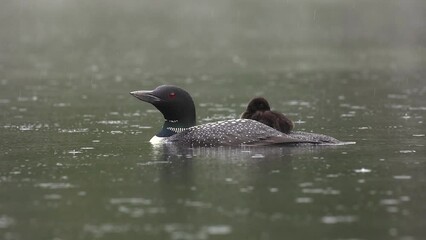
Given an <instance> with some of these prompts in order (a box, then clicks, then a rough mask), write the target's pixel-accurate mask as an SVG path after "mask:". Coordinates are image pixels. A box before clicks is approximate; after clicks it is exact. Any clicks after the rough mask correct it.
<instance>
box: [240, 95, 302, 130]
mask: <svg viewBox="0 0 426 240" xmlns="http://www.w3.org/2000/svg"><path fill="white" fill-rule="evenodd" d="M241 118H244V119H253V120H256V121H258V122H261V123H263V124H266V125H268V126H270V127H272V128H275V129H277V130H278V131H280V132H283V133H287V134H288V133H290V131H291V130H292V129H293V127H294V126H293V122H292V121H291V120H290V119H288V118H287V117H286V116H284V114H282V113H279V112H276V111H271V107H269V103H268V101H266V99H265V98H263V97H256V98H253V99H252V100H251V101H250V102H249V104H248V106H247V109H246V111H245V112H243V113H242V114H241Z"/></svg>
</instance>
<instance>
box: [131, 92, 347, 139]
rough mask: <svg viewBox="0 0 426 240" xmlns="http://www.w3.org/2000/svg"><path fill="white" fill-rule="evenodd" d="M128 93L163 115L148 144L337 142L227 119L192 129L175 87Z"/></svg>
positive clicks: (190, 106) (184, 99)
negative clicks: (156, 130)
mask: <svg viewBox="0 0 426 240" xmlns="http://www.w3.org/2000/svg"><path fill="white" fill-rule="evenodd" d="M130 94H131V95H133V96H134V97H136V98H138V99H140V100H142V101H144V102H148V103H151V104H152V105H154V107H156V108H157V109H158V110H159V111H160V112H161V113H162V114H163V116H164V119H165V122H164V124H163V127H162V129H161V130H160V131H159V132H158V133H157V134H156V135H155V136H154V137H153V138H152V139H151V140H150V142H151V143H178V144H183V145H187V146H190V147H209V146H241V145H249V146H265V145H277V144H278V145H281V144H298V143H308V144H323V143H331V144H336V143H340V141H338V140H336V139H334V138H332V137H328V136H325V135H320V134H309V133H299V134H296V135H294V137H293V136H291V135H288V134H284V133H282V132H279V131H277V130H275V129H273V128H271V127H269V126H267V125H265V124H263V123H260V122H257V121H255V120H251V119H231V120H225V121H220V122H214V123H207V124H202V125H197V126H196V121H195V105H194V101H193V100H192V97H191V96H190V95H189V93H188V92H186V91H185V90H183V89H181V88H179V87H176V86H171V85H162V86H159V87H157V88H155V89H154V90H150V91H144V90H141V91H133V92H131V93H130Z"/></svg>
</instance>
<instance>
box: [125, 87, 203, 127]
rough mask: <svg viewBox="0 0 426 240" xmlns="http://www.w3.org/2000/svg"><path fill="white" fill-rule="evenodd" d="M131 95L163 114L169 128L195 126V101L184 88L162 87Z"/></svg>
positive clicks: (134, 92) (135, 92)
mask: <svg viewBox="0 0 426 240" xmlns="http://www.w3.org/2000/svg"><path fill="white" fill-rule="evenodd" d="M130 94H131V95H133V96H134V97H136V98H138V99H139V100H142V101H144V102H148V103H151V104H152V105H154V107H156V108H157V109H158V110H159V111H160V112H161V113H162V114H163V116H164V118H165V119H166V123H167V124H168V126H172V127H178V128H188V127H192V126H195V105H194V101H193V100H192V97H191V95H189V93H188V92H186V91H185V90H183V89H182V88H179V87H176V86H171V85H162V86H159V87H157V88H155V89H154V90H140V91H133V92H130Z"/></svg>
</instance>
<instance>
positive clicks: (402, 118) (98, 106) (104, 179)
mask: <svg viewBox="0 0 426 240" xmlns="http://www.w3.org/2000/svg"><path fill="white" fill-rule="evenodd" d="M249 2H250V4H249V5H247V6H246V5H244V7H243V6H241V5H240V4H237V3H236V2H235V4H229V5H226V4H224V3H216V4H213V3H210V4H209V3H203V4H202V3H197V4H195V5H192V4H193V3H191V1H186V2H185V4H183V5H182V6H177V5H176V4H173V3H171V2H170V4H171V5H170V6H169V5H167V4H162V5H156V4H153V3H152V4H148V3H143V4H142V3H140V4H138V3H135V2H131V1H128V2H127V4H128V5H125V6H127V7H123V6H118V5H115V4H114V3H112V2H108V1H107V5H105V6H102V7H100V8H97V6H96V5H94V4H86V5H85V4H84V3H83V2H80V3H72V2H69V1H62V2H61V4H62V5H61V4H60V3H59V2H56V1H55V4H53V3H52V1H47V0H46V1H40V2H39V3H38V4H34V3H27V2H19V4H16V5H15V4H12V3H10V4H7V3H1V4H0V5H3V7H4V8H3V9H7V10H10V12H12V11H14V10H16V11H17V12H18V13H19V14H18V15H13V16H12V15H10V13H9V12H8V11H5V10H2V12H1V14H2V16H9V17H10V18H12V20H13V19H14V20H16V21H13V22H14V23H16V24H17V25H15V27H14V28H12V27H10V26H9V25H7V24H6V23H5V22H4V21H3V23H1V26H3V29H2V30H1V31H2V32H1V33H2V36H1V38H2V39H3V41H2V42H0V47H1V48H0V50H1V51H2V53H3V54H2V56H0V63H1V64H0V72H1V76H0V136H1V137H0V149H1V151H0V238H1V239H7V240H15V239H40V240H41V239H52V240H53V239H54V240H65V239H70V240H71V239H173V240H178V239H261V240H268V239H348V240H349V239H401V240H414V239H423V238H424V236H425V235H426V230H425V229H424V226H425V225H426V218H425V216H426V207H425V206H426V205H425V204H424V203H425V202H426V193H425V191H424V189H425V185H426V184H425V183H426V175H425V172H426V158H425V157H426V150H425V134H426V127H425V123H424V121H425V119H424V118H425V117H426V97H425V94H426V87H425V86H426V85H425V82H426V71H425V69H424V68H423V66H424V63H425V59H426V54H425V53H424V47H423V46H422V45H421V44H419V42H420V40H421V39H424V38H423V36H424V35H422V34H423V32H422V31H424V30H421V29H423V28H420V27H419V28H418V29H417V28H415V27H417V24H416V23H417V22H418V20H420V21H421V20H422V19H423V20H424V18H425V17H424V15H422V14H418V13H419V12H420V13H421V12H422V9H424V8H421V7H423V6H424V4H422V3H416V2H415V1H413V3H412V4H413V5H407V6H406V8H400V7H401V6H394V5H385V6H387V7H386V8H385V10H383V11H384V12H383V18H380V19H382V20H380V19H376V18H375V17H374V16H375V14H372V12H374V9H376V10H377V9H380V8H381V7H380V6H379V5H377V6H376V5H372V6H369V5H368V4H366V3H363V4H364V5H361V6H362V7H355V8H354V7H353V6H352V5H350V4H349V3H348V4H337V3H335V2H334V1H324V2H323V3H317V4H313V3H310V2H309V1H301V2H303V4H301V5H298V3H297V2H293V1H287V3H286V4H289V5H285V4H284V3H283V4H284V5H282V4H278V3H275V2H272V1H271V2H270V3H269V4H265V5H261V6H262V7H263V8H258V7H259V6H258V5H257V4H256V3H255V2H252V1H249ZM31 4H33V5H31ZM52 4H53V5H52ZM223 4H224V5H226V6H222V5H223ZM328 4H331V5H328ZM333 4H334V5H333ZM46 6H49V7H46ZM185 6H186V7H185ZM191 6H192V7H191ZM279 6H280V7H283V9H287V8H286V7H288V9H287V10H285V11H284V10H283V11H284V12H285V13H286V14H287V15H284V16H282V15H281V11H278V10H274V9H275V8H276V7H279ZM147 7H148V8H147ZM371 8H372V10H369V11H367V13H365V14H366V16H365V17H366V18H367V19H371V20H372V21H371V22H372V23H377V22H379V23H381V24H379V23H377V24H376V25H375V24H371V25H368V24H366V25H364V24H363V23H359V22H358V23H357V22H356V20H355V19H356V15H350V16H349V19H352V20H348V19H346V20H347V21H348V23H347V24H349V23H350V22H355V23H354V24H355V26H357V27H358V28H354V30H353V31H348V32H345V31H344V30H343V29H346V28H344V27H342V26H340V25H339V22H338V21H337V22H336V20H339V19H341V18H343V16H346V15H345V14H346V13H345V9H352V10H353V11H355V12H357V11H358V12H362V11H361V10H363V9H371ZM212 9H213V10H212ZM236 9H239V10H240V12H239V13H238V11H236V12H237V13H238V14H236V15H235V16H234V15H233V14H231V12H230V11H231V10H236ZM396 9H398V11H397V10H396ZM401 9H403V10H401ZM404 9H405V10H404ZM77 10H79V12H80V14H81V15H73V14H74V13H75V11H77ZM352 10H351V11H352ZM411 10H413V11H414V10H416V11H414V13H413V14H411V16H413V17H414V20H413V19H410V18H404V17H403V16H405V15H404V14H406V12H404V11H407V12H409V11H411ZM139 11H140V12H142V13H144V15H143V14H142V15H139ZM399 11H402V12H399ZM256 12H257V13H258V14H259V18H253V19H252V18H249V16H253V15H252V14H254V13H256ZM169 13H170V14H169ZM268 13H269V15H268ZM302 13H307V14H308V15H307V16H305V15H303V14H302ZM330 13H333V14H334V15H333V14H331V15H330ZM339 13H342V14H343V13H345V14H343V15H342V16H340V15H339ZM416 13H417V14H416ZM231 16H232V17H231ZM327 16H328V17H329V18H330V19H329V18H327ZM390 16H395V17H396V18H397V19H400V20H401V19H404V21H401V22H400V23H399V24H400V25H401V26H400V25H398V24H396V25H393V24H394V23H393V24H390V25H388V23H387V22H386V23H385V22H384V21H385V20H389V21H390V19H392V17H390ZM224 17H229V19H226V18H225V19H224ZM234 17H235V18H234ZM192 18H194V19H196V20H197V21H193V19H192ZM287 18H288V20H289V19H293V18H296V20H298V21H297V24H299V25H297V26H299V27H298V28H297V27H296V28H292V27H291V24H290V23H289V22H288V21H285V20H286V19H287ZM353 18H355V19H353ZM5 19H9V18H5ZM52 19H53V20H56V22H55V24H53V23H52V22H51V21H50V20H52ZM255 19H257V20H255ZM383 19H385V20H383ZM280 20H282V21H283V22H285V24H284V25H279V24H278V23H277V21H278V22H279V21H280ZM311 20H312V21H313V22H312V23H311V22H310V21H311ZM314 20H315V21H314ZM228 21H229V23H228ZM381 21H382V22H381ZM225 22H226V23H228V24H224V23H225ZM81 23H87V24H88V25H81ZM266 23H275V25H273V24H272V25H267V26H268V27H262V26H264V25H263V24H266ZM383 24H384V25H385V26H387V27H388V28H382V26H383ZM265 26H266V25H265ZM328 26H332V27H333V28H331V27H330V28H328ZM139 27H140V28H139ZM281 27H282V28H283V29H282V28H281ZM392 27H394V28H395V29H398V31H399V32H398V31H396V30H395V31H396V33H395V32H394V30H389V29H394V28H392ZM407 27H413V32H415V33H413V34H411V35H410V34H407V35H406V34H405V33H406V31H407V33H411V32H408V31H409V30H407ZM14 29H17V31H14ZM206 29H210V30H209V31H208V30H206ZM285 29H287V31H289V32H290V33H292V34H289V35H287V34H285V33H286V31H285ZM292 29H293V30H292ZM295 29H296V30H295ZM416 29H417V30H416ZM319 30H322V31H321V32H319ZM373 30H374V31H373ZM375 30H380V31H381V32H380V33H381V34H382V35H377V36H376V35H369V34H370V33H371V34H372V33H376V32H377V31H375ZM414 30H416V31H414ZM312 31H313V32H316V31H318V32H317V33H318V34H312ZM327 31H328V32H327ZM5 33H6V34H5ZM204 33H205V34H204ZM308 33H309V34H312V35H309V34H308ZM91 34H92V35H91ZM190 34H192V35H190ZM306 34H308V36H306ZM387 34H388V35H389V36H393V35H392V34H396V35H397V37H394V38H390V37H389V38H387V37H385V36H387ZM416 34H417V35H416ZM123 35H126V36H127V37H123ZM190 36H191V37H190ZM219 36H222V37H223V38H221V37H219ZM345 36H346V37H347V38H346V37H345ZM410 36H411V37H410ZM192 37H193V38H194V39H191V38H192ZM306 37H312V38H310V39H309V40H306V39H305V38H306ZM356 37H359V38H356ZM138 39H140V41H139V40H138ZM300 39H305V41H301V43H300V42H298V41H295V40H300ZM354 39H355V40H354ZM419 39H420V40H419ZM210 40H211V42H210ZM367 40H368V41H367ZM393 41H394V42H393ZM357 44H358V45H357ZM166 83H167V84H174V85H179V86H181V87H183V88H185V89H187V90H188V91H189V92H190V93H191V94H192V96H193V98H194V101H195V103H196V108H197V122H198V123H199V124H201V123H207V122H213V121H218V120H224V119H230V118H235V117H238V116H239V114H240V113H241V112H242V111H243V110H244V108H245V106H246V104H247V103H248V101H249V100H250V99H251V98H252V97H253V96H265V97H267V99H268V100H269V101H270V104H271V106H272V107H273V108H274V109H275V110H278V111H282V112H284V113H286V115H288V116H289V118H291V119H292V120H293V121H294V123H295V129H296V130H302V131H308V132H311V131H312V132H316V133H323V134H327V135H330V136H333V137H336V138H337V139H339V140H342V141H351V142H356V144H354V145H343V146H321V147H318V146H317V147H312V146H311V147H272V148H196V149H181V148H177V147H174V146H168V145H167V146H152V145H151V144H150V143H149V142H148V141H149V139H150V138H151V137H152V136H153V135H154V134H155V133H156V132H157V131H158V130H159V128H160V127H161V125H162V121H163V119H162V115H161V114H160V113H159V112H158V111H157V110H156V109H155V108H154V107H153V106H151V105H149V104H147V103H143V102H140V101H138V100H137V99H135V98H133V97H132V96H131V95H129V94H128V93H129V92H130V91H133V90H140V89H153V88H154V87H156V86H158V85H161V84H166Z"/></svg>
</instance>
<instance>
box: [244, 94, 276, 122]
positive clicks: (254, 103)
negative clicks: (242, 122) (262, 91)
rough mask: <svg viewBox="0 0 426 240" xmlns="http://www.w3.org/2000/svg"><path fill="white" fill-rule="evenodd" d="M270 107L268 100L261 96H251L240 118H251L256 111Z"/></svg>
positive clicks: (269, 108) (266, 109)
mask: <svg viewBox="0 0 426 240" xmlns="http://www.w3.org/2000/svg"><path fill="white" fill-rule="evenodd" d="M270 110H271V107H270V106H269V103H268V101H266V99H265V98H263V97H256V98H253V99H252V100H251V101H250V102H249V104H248V105H247V109H246V111H245V112H243V114H242V115H241V118H251V116H252V115H253V114H254V113H256V112H257V111H260V112H264V111H270Z"/></svg>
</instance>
